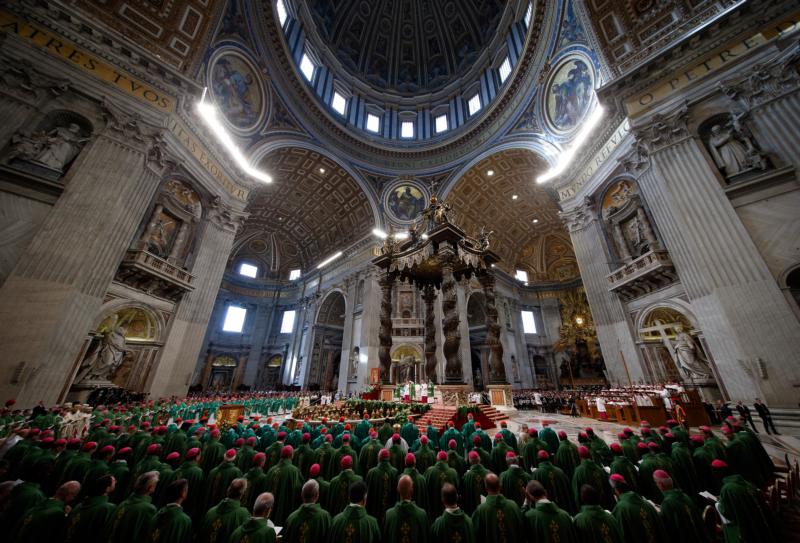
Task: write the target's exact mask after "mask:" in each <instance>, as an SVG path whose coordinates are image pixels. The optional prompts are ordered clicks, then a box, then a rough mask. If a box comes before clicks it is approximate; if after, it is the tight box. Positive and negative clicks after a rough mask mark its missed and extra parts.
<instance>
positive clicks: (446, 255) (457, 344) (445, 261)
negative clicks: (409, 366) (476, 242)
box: [439, 247, 466, 384]
mask: <svg viewBox="0 0 800 543" xmlns="http://www.w3.org/2000/svg"><path fill="white" fill-rule="evenodd" d="M454 258H455V255H454V254H453V250H452V249H450V248H449V247H440V248H439V259H440V260H439V261H440V263H441V269H442V313H443V319H442V332H443V335H444V344H443V345H442V350H443V352H444V358H445V367H444V375H445V383H447V384H463V382H464V375H463V367H462V364H461V331H460V329H459V317H458V295H457V293H456V280H455V278H454V277H453V259H454ZM465 314H466V313H465Z"/></svg>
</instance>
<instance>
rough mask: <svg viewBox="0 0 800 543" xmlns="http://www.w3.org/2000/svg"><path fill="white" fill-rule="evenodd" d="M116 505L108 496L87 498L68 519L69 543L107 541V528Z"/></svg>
mask: <svg viewBox="0 0 800 543" xmlns="http://www.w3.org/2000/svg"><path fill="white" fill-rule="evenodd" d="M114 509H116V505H114V504H113V503H111V502H109V501H108V496H92V497H89V498H86V499H85V500H83V501H82V502H81V503H79V504H78V505H77V506H75V508H73V509H72V511H71V512H70V514H69V516H68V517H67V529H66V538H65V540H66V542H67V543H102V542H104V541H105V540H106V535H107V534H106V532H105V526H106V524H108V521H109V519H110V518H111V517H112V515H113V514H114Z"/></svg>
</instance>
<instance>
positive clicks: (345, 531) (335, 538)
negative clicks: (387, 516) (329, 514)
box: [328, 504, 381, 543]
mask: <svg viewBox="0 0 800 543" xmlns="http://www.w3.org/2000/svg"><path fill="white" fill-rule="evenodd" d="M380 540H381V530H380V528H379V527H378V521H377V520H375V517H372V516H370V515H368V514H367V512H366V510H364V508H363V507H361V506H358V505H352V504H350V505H348V506H347V507H346V508H345V510H344V511H342V512H341V513H339V514H338V515H336V516H335V517H333V522H332V523H331V531H330V536H329V537H328V541H331V542H332V543H378V542H379V541H380Z"/></svg>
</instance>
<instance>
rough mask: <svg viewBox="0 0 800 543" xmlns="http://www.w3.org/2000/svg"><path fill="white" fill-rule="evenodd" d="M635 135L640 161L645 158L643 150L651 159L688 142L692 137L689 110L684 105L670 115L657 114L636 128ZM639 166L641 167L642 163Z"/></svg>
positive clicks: (635, 146)
mask: <svg viewBox="0 0 800 543" xmlns="http://www.w3.org/2000/svg"><path fill="white" fill-rule="evenodd" d="M633 135H634V138H635V140H636V144H635V145H634V149H635V150H636V153H637V154H638V158H639V159H640V160H641V159H642V158H643V155H642V154H641V152H642V149H644V150H645V151H646V153H647V156H648V157H649V156H650V155H652V154H653V153H656V152H658V151H661V150H662V149H666V148H667V147H670V146H672V145H675V144H677V143H680V142H682V141H684V140H687V139H689V138H690V137H691V134H690V132H689V108H688V107H687V106H686V104H683V105H682V106H681V107H679V108H678V109H676V110H675V111H672V112H670V113H668V114H663V115H662V114H656V115H654V116H653V118H652V119H650V120H649V121H648V122H647V123H646V124H643V125H641V126H638V127H636V128H635V129H634V130H633ZM640 145H641V146H643V147H640ZM637 148H638V149H637ZM639 164H640V166H639V167H641V162H639Z"/></svg>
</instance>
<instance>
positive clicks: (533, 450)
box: [521, 437, 547, 472]
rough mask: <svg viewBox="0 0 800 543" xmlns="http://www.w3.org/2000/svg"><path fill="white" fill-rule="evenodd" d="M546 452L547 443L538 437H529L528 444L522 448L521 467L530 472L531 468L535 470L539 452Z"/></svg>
mask: <svg viewBox="0 0 800 543" xmlns="http://www.w3.org/2000/svg"><path fill="white" fill-rule="evenodd" d="M542 450H547V443H545V442H544V441H542V440H541V439H539V438H538V437H529V438H528V442H527V443H525V446H524V447H523V448H522V455H521V456H522V464H523V467H524V468H525V469H526V470H527V471H528V472H530V471H531V468H535V467H536V464H537V463H538V462H539V458H538V456H537V455H538V454H539V451H542Z"/></svg>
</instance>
